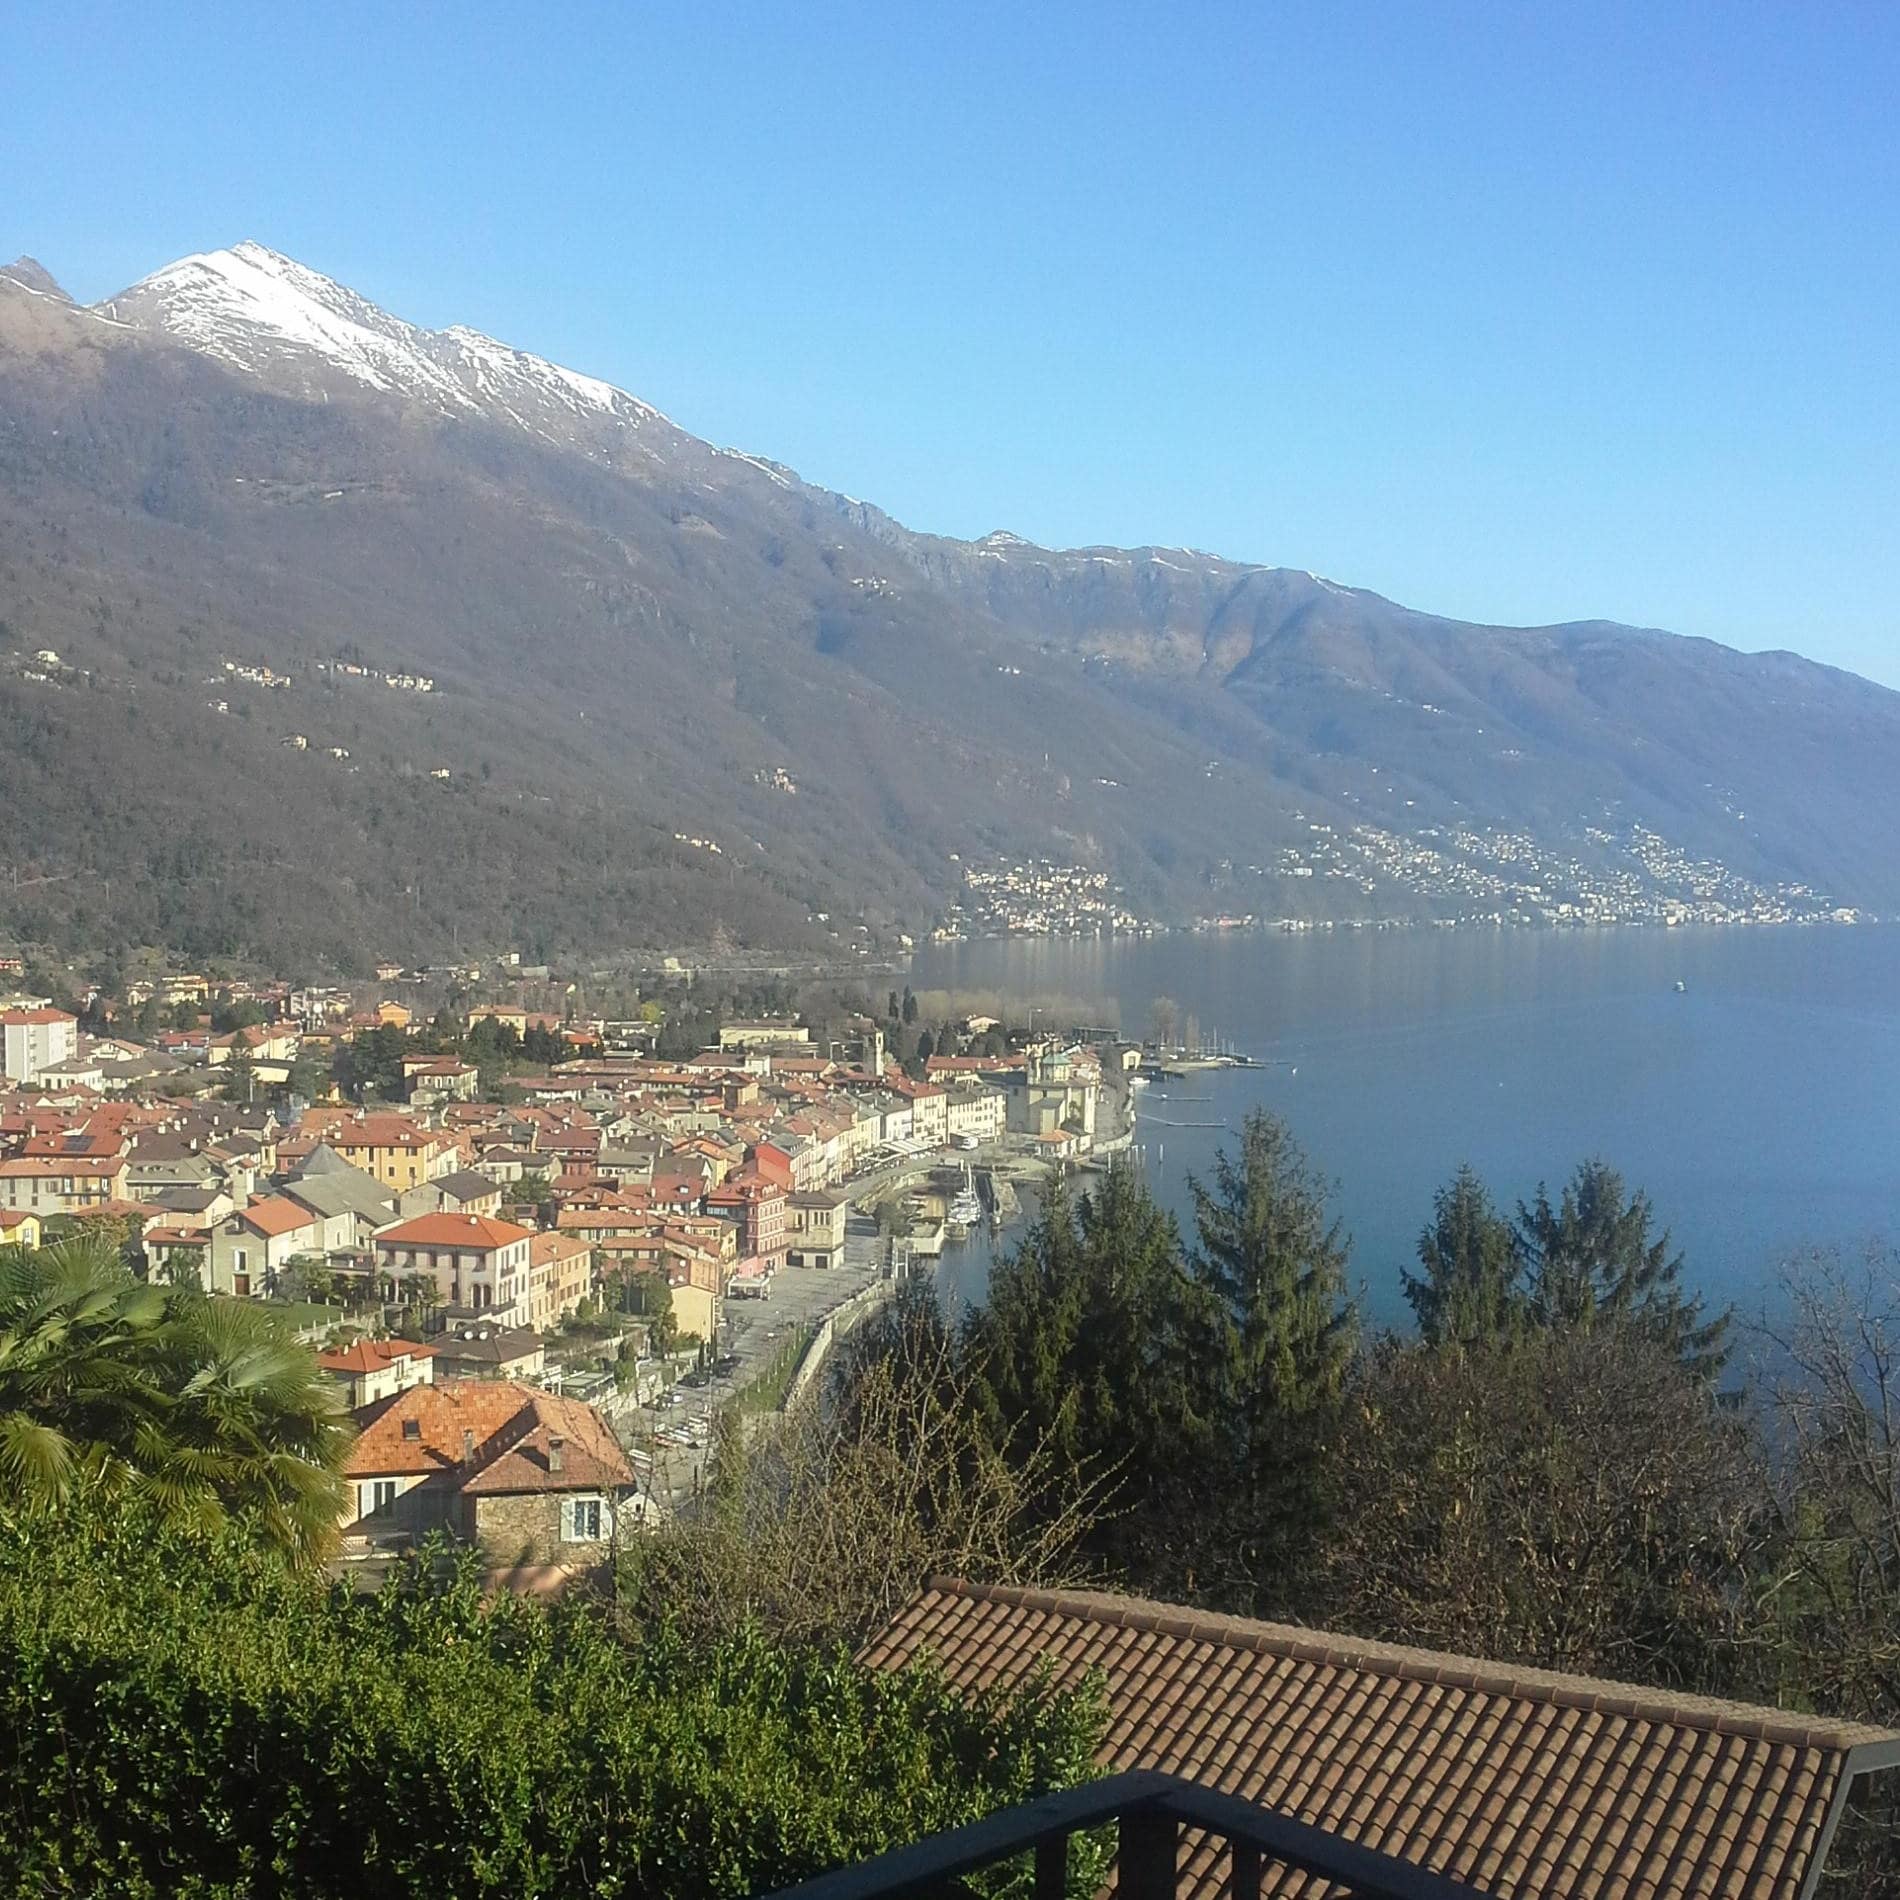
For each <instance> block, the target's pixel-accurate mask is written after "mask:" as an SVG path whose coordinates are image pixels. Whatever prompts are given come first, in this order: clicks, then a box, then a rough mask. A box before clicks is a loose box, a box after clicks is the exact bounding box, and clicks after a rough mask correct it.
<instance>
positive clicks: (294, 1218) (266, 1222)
mask: <svg viewBox="0 0 1900 1900" xmlns="http://www.w3.org/2000/svg"><path fill="white" fill-rule="evenodd" d="M237 1218H238V1219H239V1220H241V1221H242V1222H243V1223H244V1224H245V1226H246V1227H255V1228H256V1229H257V1231H258V1232H259V1233H260V1234H265V1235H268V1236H271V1237H272V1238H275V1237H277V1236H279V1235H282V1234H294V1233H295V1232H296V1231H297V1229H298V1228H300V1227H315V1226H316V1225H317V1224H318V1222H317V1217H316V1215H314V1214H313V1213H311V1211H310V1210H309V1208H307V1207H299V1206H298V1205H297V1203H296V1202H295V1201H287V1200H285V1199H284V1197H283V1196H282V1195H281V1194H273V1195H271V1196H270V1197H269V1198H268V1199H266V1200H262V1201H253V1202H252V1203H251V1204H250V1206H249V1207H240V1208H239V1209H238V1212H237Z"/></svg>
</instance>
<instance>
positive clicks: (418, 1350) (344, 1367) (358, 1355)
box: [317, 1339, 435, 1372]
mask: <svg viewBox="0 0 1900 1900" xmlns="http://www.w3.org/2000/svg"><path fill="white" fill-rule="evenodd" d="M434 1357H435V1348H434V1347H433V1346H418V1345H416V1344H415V1342H414V1341H413V1340H408V1339H359V1340H357V1341H356V1342H355V1343H354V1344H353V1345H349V1346H339V1347H337V1349H336V1350H335V1351H334V1352H320V1353H318V1354H317V1364H318V1365H320V1366H321V1367H322V1368H323V1369H324V1371H325V1372H384V1371H387V1370H388V1369H389V1367H391V1366H393V1365H394V1364H395V1363H396V1361H397V1360H398V1359H433V1358H434Z"/></svg>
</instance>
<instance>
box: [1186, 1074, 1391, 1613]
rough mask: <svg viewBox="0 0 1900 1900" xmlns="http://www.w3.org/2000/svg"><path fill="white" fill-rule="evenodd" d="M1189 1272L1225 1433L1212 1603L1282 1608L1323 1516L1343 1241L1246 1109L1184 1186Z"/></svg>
mask: <svg viewBox="0 0 1900 1900" xmlns="http://www.w3.org/2000/svg"><path fill="white" fill-rule="evenodd" d="M1190 1188H1191V1191H1192V1193H1193V1196H1194V1225H1195V1232H1196V1235H1197V1239H1198V1243H1199V1244H1198V1245H1197V1247H1196V1248H1195V1249H1194V1251H1193V1253H1192V1254H1191V1255H1190V1257H1189V1270H1190V1272H1191V1273H1192V1274H1193V1275H1194V1277H1195V1278H1196V1279H1197V1280H1198V1281H1199V1282H1200V1284H1201V1285H1202V1286H1203V1287H1204V1288H1206V1290H1207V1292H1208V1294H1209V1295H1210V1296H1211V1299H1212V1301H1213V1304H1214V1306H1215V1309H1216V1312H1217V1315H1218V1325H1217V1330H1216V1331H1215V1333H1214V1335H1213V1338H1212V1340H1211V1341H1210V1348H1211V1361H1210V1367H1209V1370H1210V1374H1211V1378H1212V1381H1213V1387H1214V1392H1215V1395H1216V1412H1215V1415H1216V1416H1217V1417H1219V1418H1220V1419H1221V1421H1222V1424H1223V1429H1224V1431H1225V1433H1226V1435H1227V1443H1226V1447H1225V1463H1226V1467H1227V1469H1226V1472H1225V1474H1224V1476H1225V1480H1226V1482H1225V1486H1224V1492H1223V1495H1224V1498H1225V1500H1226V1505H1227V1510H1228V1513H1229V1516H1230V1530H1229V1532H1228V1534H1227V1535H1226V1536H1225V1537H1223V1538H1222V1539H1220V1540H1219V1543H1220V1544H1221V1545H1222V1546H1224V1549H1223V1552H1222V1555H1223V1561H1224V1562H1225V1564H1226V1565H1227V1566H1228V1574H1227V1579H1226V1583H1225V1585H1224V1586H1223V1585H1221V1584H1219V1583H1215V1584H1214V1585H1213V1587H1215V1588H1216V1589H1222V1590H1223V1593H1224V1594H1227V1595H1230V1596H1233V1597H1236V1598H1240V1599H1244V1600H1247V1601H1248V1602H1249V1606H1250V1607H1258V1606H1259V1599H1261V1598H1262V1597H1264V1598H1266V1599H1267V1602H1268V1604H1269V1606H1271V1607H1282V1608H1283V1607H1285V1603H1284V1599H1285V1597H1286V1594H1287V1591H1288V1589H1289V1588H1290V1585H1289V1584H1288V1582H1287V1577H1288V1574H1289V1572H1288V1566H1289V1564H1290V1563H1291V1562H1292V1561H1293V1560H1294V1559H1295V1556H1296V1554H1297V1553H1298V1552H1299V1551H1300V1550H1301V1549H1302V1548H1303V1547H1304V1545H1305V1543H1306V1541H1307V1539H1308V1537H1309V1536H1310V1534H1311V1532H1312V1531H1313V1529H1314V1528H1315V1527H1316V1526H1317V1524H1318V1523H1319V1522H1320V1521H1321V1519H1322V1517H1323V1515H1324V1499H1323V1469H1324V1459H1325V1451H1326V1443H1327V1438H1328V1435H1329V1433H1330V1431H1331V1428H1332V1426H1333V1424H1334V1422H1335V1419H1336V1415H1337V1411H1338V1406H1339V1399H1340V1394H1341V1391H1342V1389H1343V1387H1344V1384H1345V1380H1346V1374H1347V1370H1348V1368H1349V1367H1350V1365H1351V1362H1352V1357H1353V1352H1354V1347H1355V1344H1356V1341H1357V1337H1358V1312H1357V1309H1356V1308H1355V1307H1354V1305H1353V1303H1352V1300H1351V1298H1350V1297H1349V1295H1348V1293H1347V1289H1346V1262H1347V1257H1348V1254H1349V1250H1350V1242H1349V1241H1347V1239H1346V1238H1345V1236H1344V1234H1343V1233H1342V1231H1341V1229H1340V1226H1339V1223H1338V1222H1337V1221H1336V1220H1333V1219H1331V1218H1330V1216H1329V1214H1328V1211H1327V1199H1328V1192H1329V1190H1328V1187H1327V1184H1326V1183H1325V1182H1324V1181H1323V1180H1321V1179H1320V1177H1319V1176H1318V1175H1317V1174H1315V1173H1314V1171H1313V1169H1312V1167H1311V1165H1310V1164H1309V1163H1308V1162H1307V1160H1306V1157H1305V1156H1304V1155H1303V1154H1302V1153H1301V1151H1300V1148H1299V1145H1298V1143H1296V1142H1295V1141H1294V1139H1293V1135H1292V1132H1291V1130H1289V1128H1288V1127H1287V1125H1286V1123H1285V1122H1283V1121H1282V1120H1280V1119H1279V1117H1278V1116H1275V1115H1270V1114H1268V1113H1267V1112H1266V1111H1265V1110H1264V1109H1256V1110H1254V1111H1253V1113H1251V1114H1250V1115H1249V1116H1248V1117H1247V1119H1246V1121H1245V1123H1244V1124H1243V1125H1242V1128H1241V1134H1240V1152H1239V1154H1238V1156H1237V1157H1231V1156H1229V1155H1228V1154H1227V1152H1226V1151H1225V1150H1222V1152H1221V1153H1220V1154H1219V1155H1218V1156H1217V1157H1216V1158H1215V1162H1214V1175H1213V1180H1212V1182H1211V1183H1205V1184H1204V1183H1202V1182H1200V1181H1198V1180H1197V1181H1191V1182H1190Z"/></svg>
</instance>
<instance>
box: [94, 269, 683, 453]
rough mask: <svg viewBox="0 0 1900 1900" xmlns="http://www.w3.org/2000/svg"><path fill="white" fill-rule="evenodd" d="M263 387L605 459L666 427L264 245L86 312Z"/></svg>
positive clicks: (500, 347)
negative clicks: (376, 406) (356, 394)
mask: <svg viewBox="0 0 1900 1900" xmlns="http://www.w3.org/2000/svg"><path fill="white" fill-rule="evenodd" d="M97 309H98V310H99V312H100V313H101V314H104V315H108V316H112V317H115V318H117V319H118V320H119V321H121V322H125V323H130V324H133V325H136V326H137V327H139V328H143V329H149V330H154V331H158V332H161V333H162V334H164V335H165V336H168V337H170V338H171V339H172V340H173V341H174V342H178V343H182V344H184V345H186V346H187V347H188V348H191V349H194V350H197V351H199V352H200V353H202V354H203V355H206V356H210V357H213V358H215V359H216V360H217V361H219V362H221V363H224V364H227V365H229V366H230V367H231V368H234V369H238V370H242V371H244V372H246V373H248V374H251V375H255V376H258V377H259V378H260V379H262V380H264V381H265V382H267V383H268V384H269V386H270V387H272V388H273V389H278V390H281V391H283V392H284V393H287V394H292V395H298V396H303V397H308V398H319V397H329V396H333V395H339V394H345V393H348V392H349V390H350V389H351V387H352V386H355V387H357V388H360V389H364V390H372V391H376V392H378V393H380V394H384V395H388V396H393V397H396V398H398V399H401V400H405V401H409V402H414V403H420V404H423V405H425V406H427V407H429V408H431V409H434V410H436V411H438V412H441V413H444V414H448V415H460V416H467V417H471V418H482V419H487V420H494V421H500V422H506V423H512V424H514V425H516V426H518V427H520V428H522V429H525V430H527V431H528V432H529V433H531V434H533V435H537V436H540V437H542V438H543V439H545V440H547V441H550V442H554V443H558V444H559V445H560V446H562V447H567V448H579V449H582V450H584V451H586V452H587V453H589V454H591V455H596V456H600V457H602V458H603V459H606V460H609V461H618V460H619V459H621V457H622V455H623V454H624V453H626V452H627V451H633V452H635V453H637V454H638V455H640V456H641V457H642V458H644V457H646V456H648V455H651V454H653V453H654V452H655V451H656V449H657V448H658V447H659V444H657V443H654V442H650V441H643V440H642V439H641V431H642V430H643V429H644V430H646V431H647V433H648V434H652V433H654V429H653V426H652V425H658V430H659V431H660V432H664V433H668V434H670V433H671V427H670V425H669V424H667V422H666V419H665V418H664V417H663V416H661V415H660V414H659V412H658V411H657V410H655V409H653V408H651V407H649V406H648V405H647V404H646V403H643V402H641V401H640V400H639V399H638V398H637V397H634V396H630V395H628V394H627V393H626V392H625V391H624V390H621V389H616V388H614V386H613V385H612V384H611V383H605V382H602V381H600V380H599V378H597V377H593V376H585V375H582V374H581V373H580V372H579V371H577V370H570V369H564V368H563V367H562V366H561V365H560V364H558V363H550V362H548V361H547V360H546V359H545V358H542V357H539V356H531V355H529V354H528V353H527V352H526V351H525V350H517V349H513V348H511V347H510V346H509V345H507V344H505V343H499V342H497V341H496V340H495V339H494V338H493V337H489V336H484V335H483V334H482V333H481V332H480V331H478V330H471V329H468V328H466V327H465V326H463V325H460V324H457V325H454V326H452V327H450V328H448V329H445V330H425V329H423V328H421V327H420V326H419V325H416V324H413V323H408V322H405V321H404V320H403V319H402V318H401V317H397V316H392V315H391V314H390V313H389V312H388V311H387V310H384V309H381V308H380V307H379V306H377V305H376V304H373V303H371V302H370V301H369V300H368V299H367V298H366V297H360V296H358V295H357V293H356V292H355V291H353V290H350V289H348V288H347V287H346V286H344V285H342V284H339V283H337V282H335V281H334V280H333V279H331V278H328V277H325V276H324V275H322V273H321V272H318V271H314V270H311V269H310V268H309V267H308V266H307V265H303V264H299V263H298V262H297V261H296V260H295V259H294V258H289V257H285V256H283V255H282V254H281V253H280V252H277V251H273V250H271V249H270V248H269V247H268V246H266V245H263V244H258V243H256V242H254V241H251V240H248V239H247V240H246V241H245V242H244V243H241V244H234V245H232V246H231V247H230V248H229V249H226V250H219V251H205V252H202V253H200V254H198V255H196V256H192V257H183V258H180V259H179V260H178V261H177V262H176V263H174V264H167V265H166V266H165V267H164V269H162V270H159V271H155V272H153V273H152V275H151V276H149V277H146V278H143V279H141V280H140V282H138V283H136V284H134V285H133V286H132V287H131V288H130V289H129V290H124V291H121V292H120V293H119V295H118V296H116V297H113V298H110V299H109V300H108V301H107V302H105V303H104V304H101V305H99V306H97Z"/></svg>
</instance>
